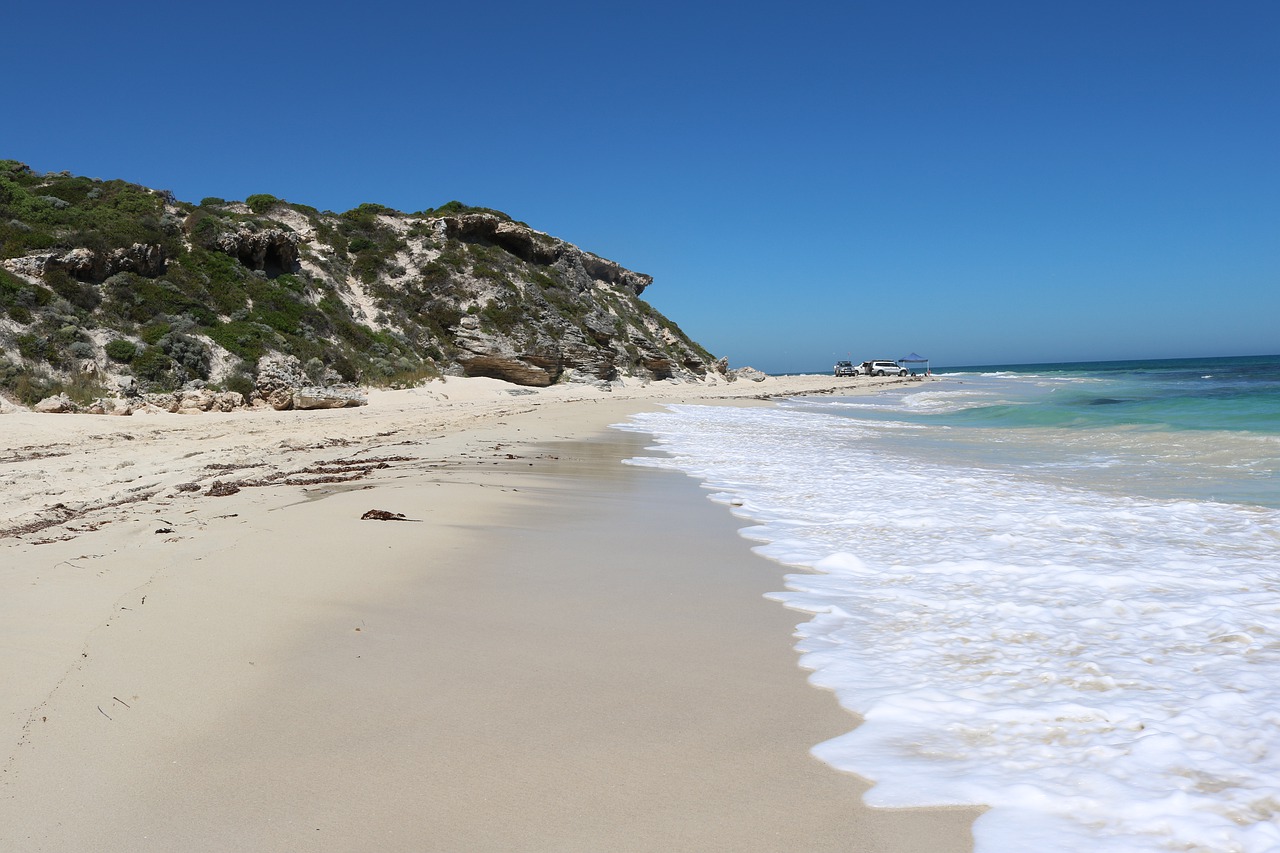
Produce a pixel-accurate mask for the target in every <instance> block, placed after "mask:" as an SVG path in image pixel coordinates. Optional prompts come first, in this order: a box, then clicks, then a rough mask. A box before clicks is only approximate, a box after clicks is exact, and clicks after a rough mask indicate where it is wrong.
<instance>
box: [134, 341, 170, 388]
mask: <svg viewBox="0 0 1280 853" xmlns="http://www.w3.org/2000/svg"><path fill="white" fill-rule="evenodd" d="M129 367H130V368H132V369H133V375H134V376H136V377H138V378H139V379H145V380H147V381H149V382H163V381H164V380H166V379H168V378H169V371H170V369H171V368H172V367H173V361H172V360H171V359H170V358H169V356H167V355H165V353H164V350H162V349H160V348H159V347H147V348H146V349H144V350H143V351H142V352H140V353H138V355H136V356H134V358H133V360H132V361H131V362H129Z"/></svg>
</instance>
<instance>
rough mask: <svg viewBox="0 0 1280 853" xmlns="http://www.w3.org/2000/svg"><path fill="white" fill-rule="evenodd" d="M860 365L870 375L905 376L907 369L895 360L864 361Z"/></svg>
mask: <svg viewBox="0 0 1280 853" xmlns="http://www.w3.org/2000/svg"><path fill="white" fill-rule="evenodd" d="M862 367H863V370H864V372H865V373H867V374H869V375H871V376H906V375H907V369H906V368H905V367H903V366H902V365H900V364H898V362H896V361H864V362H863V363H862Z"/></svg>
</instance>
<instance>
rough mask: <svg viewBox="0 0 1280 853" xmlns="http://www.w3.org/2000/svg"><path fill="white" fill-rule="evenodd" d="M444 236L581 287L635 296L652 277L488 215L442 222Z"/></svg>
mask: <svg viewBox="0 0 1280 853" xmlns="http://www.w3.org/2000/svg"><path fill="white" fill-rule="evenodd" d="M444 224H445V233H446V234H447V235H448V236H449V237H452V238H454V239H457V240H462V241H463V242H466V243H490V244H492V245H494V246H499V247H501V248H503V249H506V250H507V251H508V252H510V253H511V254H513V255H515V256H516V257H517V258H519V259H520V260H522V261H526V262H528V263H532V264H538V265H540V266H554V267H556V269H557V270H558V271H559V272H561V273H562V274H567V275H569V276H570V277H571V278H575V279H577V280H579V281H580V282H581V283H582V284H583V285H586V284H588V283H590V282H603V283H605V284H611V285H617V286H619V287H624V288H626V289H627V290H629V291H630V292H631V293H632V294H633V295H635V296H639V295H640V294H642V293H644V290H645V288H646V287H648V286H649V285H651V284H653V276H651V275H645V274H644V273H639V272H633V271H632V270H629V269H626V268H625V267H623V266H622V265H621V264H618V263H617V262H615V261H610V260H607V259H606V258H602V257H600V256H599V255H593V254H591V253H590V252H584V251H583V250H582V249H579V248H578V247H577V246H575V245H573V244H572V243H566V242H565V241H564V240H557V239H556V238H555V237H551V236H548V235H547V234H543V233H542V232H541V231H535V230H533V229H532V228H530V227H529V226H527V225H522V224H520V223H518V222H511V221H509V220H506V219H502V218H501V217H498V216H494V215H493V214H490V213H469V214H465V215H462V216H446V217H445V218H444Z"/></svg>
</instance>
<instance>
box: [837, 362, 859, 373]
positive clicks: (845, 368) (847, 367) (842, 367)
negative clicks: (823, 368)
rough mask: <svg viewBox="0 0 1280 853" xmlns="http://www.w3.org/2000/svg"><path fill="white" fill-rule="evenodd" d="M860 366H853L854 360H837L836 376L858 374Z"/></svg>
mask: <svg viewBox="0 0 1280 853" xmlns="http://www.w3.org/2000/svg"><path fill="white" fill-rule="evenodd" d="M857 375H858V368H856V367H854V366H853V362H852V361H837V362H836V376H857Z"/></svg>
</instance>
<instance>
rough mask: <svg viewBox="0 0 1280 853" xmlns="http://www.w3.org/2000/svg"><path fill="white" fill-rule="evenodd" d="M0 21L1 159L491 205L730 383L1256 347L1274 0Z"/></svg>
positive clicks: (75, 7)
mask: <svg viewBox="0 0 1280 853" xmlns="http://www.w3.org/2000/svg"><path fill="white" fill-rule="evenodd" d="M5 29H6V31H7V33H8V37H7V38H6V51H5V53H6V63H5V64H6V66H7V67H8V68H9V69H10V75H9V92H10V96H9V106H8V108H7V109H6V110H5V116H4V118H3V120H0V142H2V144H0V157H6V158H12V159H17V160H21V161H23V162H25V163H27V164H29V165H31V166H32V167H33V168H36V169H40V170H63V169H65V170H69V171H71V172H73V173H75V174H84V175H89V176H92V177H100V178H124V179H126V180H130V181H135V182H137V183H141V184H145V185H147V186H152V187H158V188H163V189H169V190H172V191H173V192H174V193H175V194H176V195H177V196H178V197H179V198H182V199H185V200H189V201H199V200H200V199H201V198H204V197H206V196H221V197H224V198H241V199H242V198H244V197H246V196H248V195H250V194H252V193H262V192H265V193H272V194H274V195H277V196H280V197H282V198H286V199H289V200H290V201H297V202H302V203H306V204H311V205H314V206H316V207H319V208H321V209H328V210H334V211H342V210H346V209H349V208H351V207H354V206H355V205H357V204H360V203H362V202H378V203H381V204H386V205H389V206H391V207H395V208H399V209H402V210H407V211H413V210H419V209H423V208H426V207H433V206H436V205H439V204H441V203H443V202H445V201H449V200H451V199H459V200H461V201H463V202H465V203H467V204H472V205H480V206H485V207H494V208H499V209H501V210H504V211H506V212H508V213H510V214H511V215H512V216H513V217H515V218H516V219H520V220H523V221H525V222H528V223H529V224H530V225H532V226H534V227H535V228H538V229H540V230H544V231H547V232H549V233H551V234H554V235H556V236H558V237H562V238H564V239H566V240H569V241H571V242H573V243H576V244H578V245H579V246H581V247H583V248H584V249H587V250H588V251H592V252H595V253H597V254H600V255H603V256H605V257H608V258H612V259H614V260H617V261H619V262H620V263H622V264H623V265H625V266H628V267H630V268H632V269H636V270H640V271H642V272H647V273H649V274H651V275H653V276H654V284H653V286H652V287H651V288H650V289H649V290H648V291H647V292H646V294H645V297H646V298H647V299H648V300H649V301H650V302H651V303H652V304H653V305H654V306H656V307H657V308H658V309H659V310H661V311H663V312H664V313H666V314H667V315H668V316H670V317H671V318H672V319H674V320H675V321H676V322H677V323H679V324H680V325H681V327H682V328H684V329H685V331H686V332H688V333H689V334H690V335H691V336H692V337H694V338H695V339H697V340H698V341H699V342H701V343H702V344H704V345H705V346H707V347H708V348H709V349H710V350H711V351H713V352H714V353H716V354H717V355H726V356H728V357H729V359H730V361H731V363H732V364H734V365H743V364H751V365H754V366H756V367H759V368H762V369H765V370H768V371H771V372H787V371H800V370H826V369H829V367H830V364H831V362H832V361H833V360H834V359H835V358H837V357H840V358H843V357H846V355H848V356H850V357H852V358H853V359H854V360H857V361H861V360H864V359H870V358H898V357H901V356H903V355H906V354H907V353H908V352H910V351H912V350H915V351H917V352H920V353H922V354H924V355H927V356H929V357H930V358H932V359H933V360H934V364H936V365H960V364H998V363H1018V362H1022V363H1027V362H1045V361H1060V360H1093V359H1111V358H1142V357H1153V358H1154V357H1177V356H1198V355H1236V354H1258V353H1275V352H1280V3H1276V2H1272V0H1241V2H1234V0H1226V1H1225V2H1222V3H1209V2H1203V0H1197V2H1182V0H1160V2H1124V0H1109V2H1093V0H1083V2H1071V3H1062V2H1059V3H1048V2H1043V3H1037V2H1025V0H1008V2H983V0H976V2H963V3H960V2H923V0H914V1H913V0H902V2H877V3H868V2H856V0H855V2H843V3H827V2H817V3H800V4H790V5H787V4H768V5H766V4H762V3H753V2H747V3H740V4H720V3H716V4H711V3H697V2H683V3H668V2H654V3H647V4H614V5H608V4H598V3H592V4H588V3H566V2H543V3H527V2H526V3H511V2H507V1H506V0H493V2H488V3H485V4H456V3H450V4H443V3H431V2H427V3H423V2H367V3H363V4H346V3H344V4H334V3H325V2H318V3H310V4H302V3H294V2H275V3H270V2H267V3H263V2H259V3H246V2H241V0H231V2H222V3H219V4H216V5H212V6H210V5H208V4H185V3H172V2H164V3H159V2H133V3H127V4H102V3H96V2H95V3H88V2H71V3H66V2H63V3H60V2H56V0H54V2H51V3H48V4H44V5H41V6H39V8H37V6H36V4H20V5H19V7H17V8H14V9H10V10H7V11H6V20H5ZM14 69H18V70H19V71H18V73H17V74H15V73H14Z"/></svg>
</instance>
